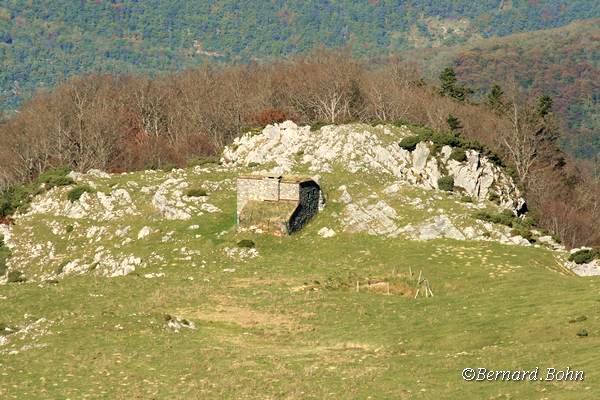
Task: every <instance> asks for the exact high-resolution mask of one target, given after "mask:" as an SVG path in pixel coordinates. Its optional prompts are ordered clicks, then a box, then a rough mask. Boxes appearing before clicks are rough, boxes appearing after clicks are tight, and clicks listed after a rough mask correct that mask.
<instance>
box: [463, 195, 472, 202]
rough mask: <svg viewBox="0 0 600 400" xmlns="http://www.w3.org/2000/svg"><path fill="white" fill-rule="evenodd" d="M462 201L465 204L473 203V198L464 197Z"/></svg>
mask: <svg viewBox="0 0 600 400" xmlns="http://www.w3.org/2000/svg"><path fill="white" fill-rule="evenodd" d="M460 201H462V202H463V203H472V202H473V198H472V197H471V196H466V195H465V196H462V197H461V198H460Z"/></svg>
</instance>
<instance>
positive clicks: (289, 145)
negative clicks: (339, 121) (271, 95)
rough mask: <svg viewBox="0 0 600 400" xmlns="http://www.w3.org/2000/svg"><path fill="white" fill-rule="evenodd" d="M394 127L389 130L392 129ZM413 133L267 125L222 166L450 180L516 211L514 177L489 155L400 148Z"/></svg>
mask: <svg viewBox="0 0 600 400" xmlns="http://www.w3.org/2000/svg"><path fill="white" fill-rule="evenodd" d="M392 129H393V130H392ZM409 135H412V132H411V131H410V130H409V129H408V128H407V127H401V128H389V127H386V126H377V127H370V126H367V125H360V124H356V125H342V126H325V127H323V128H321V129H320V130H319V131H318V132H312V131H311V130H310V127H308V126H304V127H299V126H297V125H296V124H294V123H293V122H291V121H286V122H284V123H281V124H275V125H269V126H267V127H266V128H265V129H264V130H263V131H262V134H259V135H256V134H246V135H244V136H242V137H239V138H236V139H235V141H234V143H233V144H232V145H231V146H228V147H227V148H226V149H225V151H224V152H223V157H222V160H221V161H222V163H223V164H224V165H226V166H234V167H235V166H247V165H250V164H267V163H272V164H275V167H274V168H272V169H271V171H270V172H274V173H278V174H280V173H289V172H292V171H293V170H294V169H296V168H298V167H304V166H307V167H308V169H309V170H311V171H318V172H332V171H333V170H334V169H344V170H346V171H348V172H350V173H358V172H366V173H372V174H376V175H377V176H381V177H387V178H388V179H390V180H395V181H399V182H404V183H407V184H411V185H415V186H419V187H422V188H426V189H437V188H438V183H437V182H438V179H439V178H440V177H441V176H443V175H446V174H449V175H452V176H454V185H455V187H458V188H460V189H461V190H463V191H464V192H465V194H467V195H469V196H471V197H473V198H474V199H477V200H484V199H486V198H488V196H489V194H490V192H491V191H494V193H495V195H496V196H497V197H498V199H499V201H500V204H501V206H503V207H505V208H511V209H513V210H515V211H516V210H517V208H518V207H519V204H520V203H521V202H522V198H521V196H520V193H519V190H518V189H517V187H516V186H515V184H514V183H513V181H512V179H511V178H510V177H509V176H507V175H506V174H505V173H504V172H503V171H502V169H501V168H500V167H498V166H497V165H494V164H493V163H492V162H491V161H490V160H489V159H488V158H487V157H485V156H482V155H481V154H479V153H478V152H476V151H474V150H468V151H467V160H466V161H463V162H459V161H456V160H452V159H450V154H451V153H452V148H451V147H450V146H444V148H442V149H441V151H439V154H433V152H432V148H433V147H432V144H431V143H425V142H422V143H419V144H418V145H417V146H416V148H415V150H413V151H412V152H410V151H407V150H404V149H402V148H400V146H399V145H398V142H399V140H400V139H402V137H405V136H409Z"/></svg>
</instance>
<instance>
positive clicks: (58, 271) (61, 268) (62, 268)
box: [54, 261, 69, 275]
mask: <svg viewBox="0 0 600 400" xmlns="http://www.w3.org/2000/svg"><path fill="white" fill-rule="evenodd" d="M67 264H69V262H68V261H63V262H62V263H60V264H59V266H58V267H56V270H55V271H54V272H55V273H56V275H60V274H62V273H63V272H64V271H65V267H66V266H67Z"/></svg>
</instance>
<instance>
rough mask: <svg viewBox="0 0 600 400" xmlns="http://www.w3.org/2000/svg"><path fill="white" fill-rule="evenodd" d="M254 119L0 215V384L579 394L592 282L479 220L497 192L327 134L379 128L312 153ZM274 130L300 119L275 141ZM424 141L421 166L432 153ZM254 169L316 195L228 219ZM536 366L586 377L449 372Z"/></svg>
mask: <svg viewBox="0 0 600 400" xmlns="http://www.w3.org/2000/svg"><path fill="white" fill-rule="evenodd" d="M283 128H284V129H283ZM269 129H271V131H269ZM272 129H273V128H272V127H271V128H269V127H268V128H267V130H266V131H265V132H263V133H262V134H261V135H258V136H251V135H248V137H247V138H244V139H241V140H240V141H238V143H237V149H233V148H230V149H228V150H227V151H226V152H225V155H224V159H223V160H222V165H217V164H206V165H202V166H197V167H193V168H189V169H185V170H172V171H144V172H135V173H125V174H115V175H110V174H105V173H102V172H100V171H90V172H88V173H86V174H71V176H72V178H73V180H74V181H75V183H74V184H73V185H69V186H63V187H57V188H53V189H50V190H49V191H46V192H44V193H42V194H40V195H38V196H37V197H36V198H35V199H34V200H33V202H32V204H31V206H30V208H29V210H28V211H27V212H25V213H22V214H20V215H17V216H15V224H14V225H12V226H11V227H10V229H9V230H8V229H6V228H3V229H4V230H5V231H6V232H5V236H6V237H7V238H6V242H7V245H8V248H9V249H10V251H11V257H10V259H9V262H8V269H9V271H17V270H18V271H20V272H22V274H23V277H24V278H25V279H26V282H21V283H7V284H4V285H0V309H1V310H2V313H1V314H0V328H1V329H2V330H3V331H0V338H2V341H1V342H0V354H1V356H0V395H1V396H2V397H3V398H32V397H37V398H56V397H74V398H78V397H85V396H87V397H91V398H97V397H113V398H114V397H136V396H137V397H141V398H148V397H155V398H190V397H198V398H289V399H294V398H303V399H304V398H326V397H328V396H330V397H334V398H343V397H349V398H367V397H371V398H382V399H387V398H420V397H421V398H432V397H442V398H453V397H456V396H458V395H459V394H460V395H461V396H462V397H465V398H473V399H480V398H489V397H494V396H496V397H497V396H504V397H507V396H513V397H523V398H534V397H536V396H547V397H549V398H572V396H574V395H575V394H577V397H578V398H590V399H592V398H594V396H593V393H596V392H597V390H600V388H597V387H596V386H597V385H596V384H595V383H594V381H595V379H594V376H595V375H597V373H596V372H595V371H598V370H599V368H600V363H599V362H598V361H596V359H595V358H594V357H590V352H589V349H590V348H593V346H594V345H597V343H596V341H597V340H598V339H597V335H598V334H600V323H599V321H598V317H597V304H598V303H597V301H598V299H599V298H600V297H599V296H600V292H599V289H600V286H599V283H600V281H598V280H597V279H596V278H581V277H576V276H574V275H573V274H572V273H571V272H570V271H568V270H566V269H565V268H564V267H563V263H564V259H565V257H566V254H565V252H563V251H556V250H554V249H553V246H556V244H555V243H554V244H552V243H551V244H544V243H542V241H540V240H539V238H540V237H541V235H542V233H541V232H537V233H536V232H534V234H533V236H534V237H533V238H532V239H533V240H531V241H530V240H527V239H526V238H524V237H523V236H520V235H518V236H519V237H518V238H516V239H515V237H516V236H515V235H514V234H515V232H513V230H514V228H509V227H508V226H506V225H504V224H502V223H498V222H493V221H492V222H490V221H486V220H482V219H481V218H480V217H481V213H487V215H500V214H501V213H502V207H501V206H500V205H499V204H498V202H499V201H498V199H496V198H493V197H492V199H490V198H489V195H488V196H485V197H483V198H480V197H479V196H475V193H469V190H470V189H468V188H467V189H464V190H460V189H458V187H457V188H456V189H454V190H452V191H443V190H439V189H438V188H436V187H433V186H435V185H432V184H431V182H435V183H437V180H433V181H432V180H431V179H429V177H430V176H431V175H432V174H433V169H432V167H430V168H426V167H423V168H420V169H419V168H415V165H414V160H415V155H416V153H417V152H418V151H417V150H416V149H415V150H413V151H406V152H407V153H408V154H404V155H403V156H402V157H404V158H403V159H405V160H406V162H407V163H406V165H405V166H404V167H403V168H405V169H403V170H402V171H401V170H398V174H403V175H402V176H405V177H406V176H411V177H414V178H415V179H416V178H417V177H420V180H417V181H415V182H414V183H412V182H410V181H409V179H413V178H406V179H405V178H403V177H402V176H400V175H398V174H394V173H390V172H389V171H386V170H385V168H381V169H380V168H379V167H378V166H377V165H387V166H390V165H396V164H398V165H401V164H400V162H398V161H393V160H388V161H387V164H385V163H384V161H383V159H381V158H378V157H382V154H383V152H382V153H381V154H379V155H377V154H374V155H373V160H374V162H373V163H371V162H370V161H369V165H366V164H364V163H363V161H364V160H369V158H368V157H365V156H364V155H361V154H360V149H361V148H360V147H358V146H357V147H355V149H356V150H354V153H357V154H356V156H351V155H350V153H351V152H350V150H349V149H348V145H346V144H345V143H348V142H349V141H352V140H355V141H357V140H358V141H361V142H366V141H373V142H374V143H371V145H370V146H373V145H375V146H379V145H380V146H381V148H382V149H386V148H387V146H398V145H397V143H398V142H399V141H400V140H401V139H402V138H403V137H404V136H406V134H405V133H402V132H399V131H395V129H396V128H384V127H378V128H374V127H368V126H363V125H359V126H350V127H344V129H340V130H339V131H336V132H335V133H336V134H337V139H338V141H339V142H340V145H339V146H340V147H339V149H344V148H345V149H346V150H340V151H348V153H347V154H348V155H349V158H344V157H342V156H340V154H338V155H337V156H336V155H332V156H331V158H328V160H330V161H328V162H327V164H328V165H327V166H324V164H323V160H324V159H323V158H322V157H321V156H319V154H325V153H326V151H327V147H325V146H326V144H323V147H318V148H312V147H305V146H304V145H298V148H293V149H292V150H290V152H289V153H290V156H289V157H287V156H286V157H283V156H282V154H283V155H285V154H286V153H285V152H282V151H278V150H273V149H274V148H276V147H277V143H278V142H276V141H274V140H272V141H271V142H268V140H266V139H265V138H268V137H270V136H269V135H273V136H276V135H274V134H273V130H272ZM285 129H292V131H293V132H294V135H296V136H297V132H298V129H302V128H298V129H297V128H293V127H292V126H290V125H286V126H284V127H282V129H280V131H279V134H280V136H279V137H280V138H281V137H286V133H285V132H282V131H284V130H285ZM294 129H296V130H294ZM327 129H332V128H327ZM385 130H387V132H386V131H385ZM308 132H310V130H308V131H307V132H306V135H309V133H308ZM310 134H316V133H314V132H313V133H310ZM262 135H264V136H263V137H262V138H261V137H260V136H262ZM331 136H332V137H333V136H334V135H333V134H331ZM361 136H362V137H364V138H363V139H361ZM351 137H354V139H349V138H351ZM290 138H292V136H289V137H287V139H283V140H288V139H289V140H291V139H290ZM252 140H255V141H257V142H258V141H261V140H262V142H261V143H262V144H263V145H267V144H268V143H270V145H271V147H272V150H271V153H266V152H263V150H262V147H259V146H258V145H257V144H256V143H254V144H252V146H255V147H254V149H255V153H253V154H255V156H253V157H254V158H253V159H250V158H243V157H241V155H242V154H246V153H244V152H245V151H246V150H245V147H244V146H250V145H251V144H248V143H251V141H252ZM278 140H279V139H278ZM294 140H296V139H294ZM307 145H308V142H307ZM311 146H312V144H311ZM428 146H430V145H428ZM288 147H289V146H288ZM371 148H372V147H371ZM390 149H392V147H390ZM428 149H430V150H431V152H430V155H428V156H427V157H426V160H425V166H426V165H427V163H428V162H429V160H431V159H433V158H435V160H436V165H438V166H440V165H445V164H446V163H445V162H443V157H445V156H444V154H445V153H444V152H443V151H441V149H440V151H439V153H437V154H436V153H435V152H434V151H433V150H432V149H431V148H430V147H428ZM236 150H237V151H238V152H237V153H235V154H234V153H233V152H235V151H236ZM390 151H391V150H390ZM394 151H395V150H394ZM402 151H404V150H402ZM421 151H423V150H421ZM261 154H262V155H261ZM267 154H273V155H274V156H273V157H270V156H268V155H267ZM227 155H229V156H230V158H229V159H225V156H227ZM234 155H235V161H233V160H232V159H233V158H234V157H233V156H234ZM244 157H245V156H244ZM327 157H330V156H329V155H327ZM419 157H420V156H419ZM417 158H418V157H417ZM313 160H315V161H313ZM409 162H410V164H409ZM394 163H396V164H394ZM459 163H462V166H463V167H464V168H468V167H467V164H468V163H469V161H468V160H464V161H460V162H459ZM479 164H480V165H484V164H485V160H482V159H481V160H480V161H479ZM316 165H319V166H320V169H319V170H317V169H316V168H314V167H315V166H316ZM353 165H355V166H356V168H355V167H352V166H353ZM431 165H432V164H430V166H431ZM349 166H350V167H349ZM386 168H387V167H386ZM437 170H438V171H440V172H441V173H443V172H444V170H443V168H441V167H438V169H437ZM268 172H270V173H273V172H280V173H288V172H289V173H299V174H309V175H311V176H313V177H314V178H315V179H318V181H319V183H320V185H321V187H322V189H323V190H324V192H325V197H326V204H325V207H324V209H323V210H322V212H321V213H320V214H319V215H317V217H315V219H313V220H312V221H311V222H310V223H309V224H308V225H307V226H306V227H305V229H303V230H302V231H300V232H298V233H296V234H294V235H292V236H289V237H276V236H272V235H267V234H260V233H257V232H256V231H255V230H246V231H243V232H238V231H237V230H236V227H235V203H236V202H235V196H236V193H235V179H236V177H237V175H238V174H248V173H268ZM479 176H480V175H479ZM477 179H479V178H477ZM502 179H507V178H502ZM494 184H495V183H494V182H492V184H490V185H489V186H488V188H491V189H489V190H495V191H497V192H501V191H502V189H499V188H497V187H496V186H494ZM82 185H85V186H86V187H87V189H86V190H81V191H80V192H81V193H79V194H78V198H77V199H74V197H75V196H74V195H72V194H71V193H72V192H73V190H74V189H75V188H76V187H81V186H82ZM480 186H481V183H480ZM473 187H476V185H474V186H473ZM509 189H510V188H507V189H506V190H507V191H506V192H505V193H510V192H509V191H508V190H509ZM510 190H513V189H510ZM479 193H480V192H479ZM514 200H517V199H514ZM478 216H479V217H478ZM505 218H506V219H507V218H510V217H509V216H507V215H505ZM324 228H327V229H324ZM531 231H536V229H535V227H532V228H531ZM319 232H327V233H328V234H327V235H321V234H320V233H319ZM538 233H539V234H538ZM5 283H6V281H5ZM536 366H539V367H540V368H546V367H554V368H566V367H567V366H570V367H571V368H575V369H582V370H585V371H586V380H585V382H531V383H518V382H510V383H507V382H504V383H503V382H499V383H494V382H485V383H482V384H478V383H473V382H464V381H463V380H462V378H461V375H460V374H461V372H462V370H463V369H464V368H467V367H472V368H477V367H487V368H496V369H531V368H534V367H536ZM586 396H587V397H586Z"/></svg>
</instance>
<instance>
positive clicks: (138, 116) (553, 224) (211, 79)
mask: <svg viewBox="0 0 600 400" xmlns="http://www.w3.org/2000/svg"><path fill="white" fill-rule="evenodd" d="M472 94H473V93H472V90H471V89H470V88H469V87H468V86H467V85H466V84H465V82H461V81H460V80H459V79H457V75H456V73H455V71H454V70H453V69H452V68H450V67H448V68H446V69H444V70H443V72H442V74H440V76H439V82H437V83H436V85H435V86H431V85H428V84H427V83H425V81H424V80H423V79H422V75H421V73H420V71H419V70H418V69H417V68H416V66H415V65H414V63H406V62H404V61H402V60H400V59H396V58H391V59H387V60H380V61H379V62H378V64H377V65H373V64H371V63H365V62H364V61H361V59H353V58H352V57H351V55H350V54H349V53H348V52H341V53H338V52H334V53H332V52H329V51H325V50H321V51H318V52H315V53H311V54H309V55H308V56H306V57H303V56H297V57H295V58H293V59H291V60H285V61H281V62H274V63H269V64H257V63H250V64H242V65H238V66H230V67H223V66H219V65H205V66H202V67H200V68H196V69H192V70H188V71H185V72H183V73H175V74H169V75H162V76H160V77H158V78H155V79H151V78H145V77H139V76H124V75H122V76H112V75H91V76H87V77H82V78H76V79H72V80H70V81H67V82H65V83H64V84H61V85H59V86H58V87H57V88H56V89H55V90H53V91H50V92H47V93H43V92H40V93H38V94H37V95H36V96H35V97H34V98H33V99H32V100H30V101H28V102H26V103H25V104H24V106H23V107H22V108H21V110H20V112H19V113H17V114H16V115H15V116H13V117H12V118H9V119H7V120H5V121H4V122H3V123H1V124H0V187H3V188H4V190H3V193H2V196H0V200H1V201H0V206H1V207H0V209H1V210H3V211H2V213H3V214H4V215H5V216H6V215H9V214H10V213H11V212H12V211H14V209H15V207H18V205H19V202H20V201H21V200H22V199H24V196H25V197H27V196H29V194H28V193H29V192H27V191H23V189H22V187H21V186H19V184H20V183H21V182H29V181H31V180H33V179H35V178H36V177H38V176H39V175H40V174H42V173H43V172H44V171H47V170H48V169H50V168H54V167H61V166H68V167H69V168H73V169H76V170H83V171H85V170H88V169H90V168H101V169H104V170H109V171H115V172H116V171H127V170H135V169H144V168H172V167H173V166H184V165H186V164H187V165H189V163H192V164H193V163H202V162H205V161H206V160H207V157H212V159H211V158H208V160H213V161H214V157H215V156H216V155H217V154H218V153H219V151H220V149H221V148H222V147H223V145H224V144H227V143H229V142H231V140H232V139H233V138H234V137H236V136H237V135H239V134H240V133H241V132H244V131H246V130H251V129H253V128H256V127H261V126H264V125H265V124H268V123H273V122H278V121H283V120H285V119H292V120H294V121H296V122H298V123H306V124H312V125H318V124H321V123H346V122H353V121H361V122H364V123H371V124H377V123H396V124H412V125H414V126H415V127H416V128H415V129H417V130H418V131H420V132H422V134H423V135H437V136H435V138H436V140H437V141H438V142H443V143H463V144H465V145H468V146H469V148H476V149H479V150H480V151H482V152H484V153H485V154H487V155H488V157H491V158H493V159H494V160H497V162H502V161H500V160H505V161H504V163H505V166H506V167H507V168H508V169H509V171H512V172H511V173H512V175H513V176H514V177H515V178H516V179H517V180H518V181H519V182H520V185H521V186H522V188H523V189H524V190H525V193H526V196H527V200H528V203H529V206H530V210H531V212H532V215H535V217H536V219H537V220H538V223H539V224H540V225H541V226H542V227H544V228H546V229H548V230H550V231H552V232H554V233H555V234H556V235H557V236H558V237H560V238H561V239H562V240H563V242H564V243H565V244H567V245H569V246H573V245H581V244H598V243H600V232H599V231H598V226H600V223H599V220H600V203H599V200H598V199H600V184H599V182H598V179H597V178H596V177H594V176H592V175H591V174H590V170H589V169H586V168H583V169H582V168H579V167H578V166H577V164H576V163H574V162H573V161H572V160H571V159H570V158H569V157H568V156H567V155H566V154H564V153H563V151H561V150H560V148H559V146H558V140H559V137H560V128H559V124H558V121H557V118H556V115H555V113H554V112H553V99H552V97H550V96H547V95H542V96H534V97H530V98H527V97H522V95H521V94H520V93H519V92H518V89H514V88H510V87H504V88H503V87H500V86H492V87H490V88H488V93H487V95H486V96H485V98H484V100H483V101H481V102H478V101H477V100H476V99H475V98H473V97H472ZM424 127H427V128H424ZM432 128H433V129H435V130H436V131H431V130H430V129H432ZM436 132H437V133H436ZM425 137H429V136H425ZM458 138H462V139H460V140H459V139H458ZM2 213H0V216H2V215H1V214H2Z"/></svg>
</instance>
